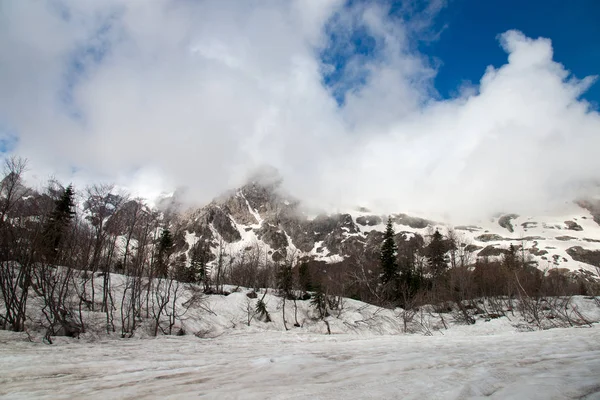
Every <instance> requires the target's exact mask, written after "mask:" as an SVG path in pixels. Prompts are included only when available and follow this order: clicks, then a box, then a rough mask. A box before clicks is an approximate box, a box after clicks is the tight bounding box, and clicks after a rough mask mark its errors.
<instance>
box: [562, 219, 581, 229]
mask: <svg viewBox="0 0 600 400" xmlns="http://www.w3.org/2000/svg"><path fill="white" fill-rule="evenodd" d="M565 225H566V226H567V229H568V230H570V231H582V230H583V228H582V227H581V225H579V224H578V223H577V222H575V221H565Z"/></svg>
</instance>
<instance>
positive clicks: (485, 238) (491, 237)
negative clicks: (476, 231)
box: [475, 233, 504, 242]
mask: <svg viewBox="0 0 600 400" xmlns="http://www.w3.org/2000/svg"><path fill="white" fill-rule="evenodd" d="M475 240H478V241H480V242H494V241H497V240H504V238H503V237H502V236H500V235H496V234H495V233H485V234H483V235H479V236H477V237H476V238H475Z"/></svg>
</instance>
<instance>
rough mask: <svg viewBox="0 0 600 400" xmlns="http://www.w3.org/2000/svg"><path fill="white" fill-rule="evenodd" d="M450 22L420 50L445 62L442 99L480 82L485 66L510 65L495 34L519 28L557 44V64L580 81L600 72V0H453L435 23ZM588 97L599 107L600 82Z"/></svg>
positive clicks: (439, 85)
mask: <svg viewBox="0 0 600 400" xmlns="http://www.w3.org/2000/svg"><path fill="white" fill-rule="evenodd" d="M436 24H437V25H438V26H440V25H443V24H447V28H446V29H445V30H444V31H443V33H442V34H441V36H440V40H439V41H437V42H433V43H430V44H428V45H422V46H421V51H423V52H426V53H427V54H429V55H431V56H435V57H438V58H440V59H441V60H442V62H443V64H442V66H441V67H440V69H439V72H438V76H437V78H436V81H435V84H436V88H437V89H438V91H439V92H440V93H441V94H442V95H443V96H448V95H449V94H450V93H452V91H454V90H455V89H456V87H457V85H460V83H461V81H462V80H471V81H473V82H478V80H479V79H480V78H481V75H482V74H483V71H484V70H485V66H486V65H489V64H491V65H494V66H495V67H498V66H500V65H502V64H504V63H505V62H506V56H507V55H506V53H505V52H504V51H503V50H502V49H501V48H500V46H499V45H498V42H497V40H496V35H498V34H499V33H501V32H505V31H507V30H509V29H517V30H520V31H521V32H523V33H524V34H525V35H526V36H528V37H531V38H537V37H546V38H550V39H551V40H552V46H553V48H554V60H555V61H558V62H560V63H562V64H564V65H565V66H566V67H567V69H569V70H570V71H571V72H572V73H573V74H574V75H575V76H576V77H578V78H583V77H585V76H588V75H598V74H600V1H597V0H573V1H566V0H479V1H478V0H450V1H449V3H448V6H447V7H446V8H445V9H444V10H442V11H441V13H440V15H439V16H438V18H437V19H436ZM583 97H584V98H585V99H587V100H588V101H590V102H594V103H595V105H596V107H595V108H598V104H600V83H599V82H596V84H595V85H594V86H592V87H591V88H590V89H589V91H588V92H587V93H585V94H584V95H583Z"/></svg>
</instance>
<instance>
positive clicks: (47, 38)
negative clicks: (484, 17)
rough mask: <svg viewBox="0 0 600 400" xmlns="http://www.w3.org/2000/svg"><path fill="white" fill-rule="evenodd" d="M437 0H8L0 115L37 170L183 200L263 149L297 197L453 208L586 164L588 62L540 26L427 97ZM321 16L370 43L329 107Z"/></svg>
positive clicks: (549, 190)
mask: <svg viewBox="0 0 600 400" xmlns="http://www.w3.org/2000/svg"><path fill="white" fill-rule="evenodd" d="M442 4H443V3H442V2H435V3H433V5H432V6H431V7H429V8H428V9H426V11H425V12H424V14H422V15H420V16H418V18H414V19H413V20H412V22H411V21H408V22H407V23H403V22H401V21H400V20H398V19H395V20H392V19H390V17H389V16H388V15H387V12H385V9H384V8H382V7H381V6H380V5H379V6H360V7H359V6H356V7H354V8H352V9H348V8H347V7H343V2H342V1H341V0H327V1H322V0H313V1H300V0H296V1H281V2H271V1H264V2H263V1H259V2H252V4H250V3H249V2H246V1H233V0H231V1H222V0H221V1H216V0H215V1H202V2H191V1H186V0H177V1H176V0H172V1H168V0H155V1H151V2H126V1H122V0H111V1H104V2H96V1H91V0H85V1H83V0H68V1H66V0H65V1H52V2H50V1H47V2H40V1H26V0H23V1H19V2H9V3H7V4H3V7H4V8H3V12H2V13H0V48H3V49H5V51H3V52H1V54H0V88H1V90H0V122H2V125H6V126H10V127H14V129H15V130H16V131H17V132H18V135H19V142H18V145H17V148H16V149H15V150H14V151H15V153H17V154H19V155H22V156H26V157H28V158H29V159H30V160H31V162H32V168H33V169H34V170H36V171H43V172H42V173H41V174H43V173H50V172H54V173H56V174H57V176H58V177H59V178H62V179H64V180H73V181H74V182H75V183H76V184H79V185H82V184H83V183H84V182H88V181H92V180H97V179H102V180H109V181H116V183H117V184H120V185H126V186H129V187H132V188H138V190H139V191H141V192H144V193H151V194H153V193H155V192H156V191H157V188H155V186H156V185H158V184H160V185H161V186H164V187H161V188H160V190H165V191H170V190H173V188H175V187H177V186H182V185H185V186H187V187H188V188H189V191H188V193H190V196H192V197H193V198H194V199H195V200H197V201H199V202H201V201H206V200H209V199H210V198H212V197H213V196H215V195H217V194H218V193H220V192H221V191H223V190H225V189H228V188H231V187H232V186H234V185H237V184H239V183H240V182H242V181H243V180H244V179H245V177H246V176H247V174H248V173H249V171H252V170H253V169H255V168H256V167H259V166H262V165H265V164H268V165H273V166H275V167H276V168H278V169H279V170H280V172H281V174H282V176H283V177H284V179H285V183H286V185H287V186H288V188H289V189H290V191H291V192H292V193H296V194H297V195H299V196H301V197H302V198H304V199H306V200H307V201H312V202H313V203H319V204H324V205H334V206H335V207H340V208H342V207H347V206H354V205H356V204H358V203H361V204H368V205H372V206H378V207H381V209H383V210H386V211H387V210H392V209H393V210H417V211H418V210H421V211H423V212H435V213H442V214H443V213H446V214H450V215H458V214H460V215H461V216H462V215H465V214H472V213H476V214H479V213H487V212H494V211H498V210H507V211H508V210H510V211H517V212H527V211H531V210H538V209H540V208H542V207H548V206H552V205H556V204H560V203H563V202H564V201H567V200H571V199H572V198H573V197H575V196H576V195H578V194H580V193H578V190H580V189H581V188H582V187H586V188H587V187H588V186H587V183H589V182H590V181H597V180H598V178H600V177H599V176H598V174H599V173H598V171H600V160H599V159H598V158H597V156H596V154H595V152H596V149H597V148H600V146H599V145H600V143H599V142H600V137H599V136H598V134H597V132H598V131H600V116H599V115H598V113H597V112H593V111H590V110H588V108H587V104H586V103H585V102H583V101H581V100H579V99H578V96H579V95H580V94H581V93H582V92H583V91H585V89H586V88H587V87H588V86H589V85H590V84H592V81H593V79H592V78H585V79H583V80H581V81H578V80H576V79H574V78H572V77H570V76H569V73H568V71H567V70H566V69H565V68H564V67H563V66H562V65H560V64H558V63H556V62H554V61H553V60H552V46H551V42H550V40H548V39H530V38H527V37H525V36H524V35H523V34H521V33H520V32H517V31H510V32H506V33H504V34H501V35H500V36H499V42H500V44H501V45H502V47H503V48H504V49H505V50H506V51H507V53H508V60H507V63H506V64H505V65H503V66H502V67H500V68H498V69H493V68H492V67H489V68H488V70H487V71H485V75H484V76H483V78H482V79H481V82H480V85H479V87H478V88H476V90H465V91H463V92H462V94H461V95H460V97H458V98H454V99H451V100H439V99H438V96H436V94H435V91H434V89H433V78H434V77H435V68H433V67H432V65H431V62H430V61H429V60H428V59H427V58H426V57H425V56H423V55H422V54H419V53H418V52H417V51H416V50H415V49H414V46H412V43H411V38H412V37H414V35H416V34H421V33H422V32H424V31H426V27H427V26H428V21H429V22H430V20H431V18H434V17H435V14H436V12H437V10H439V7H441V5H442ZM333 15H337V18H336V21H337V23H336V24H334V25H331V24H329V25H328V22H329V21H331V17H332V16H333ZM326 27H327V29H329V30H332V29H333V30H338V32H340V33H343V32H346V33H348V32H350V31H352V30H353V29H356V27H361V28H364V29H366V31H367V32H368V33H369V34H370V35H372V36H373V37H374V39H375V41H376V43H377V56H376V57H372V58H369V57H367V58H365V57H363V58H362V59H361V58H355V59H351V60H350V62H349V68H355V69H357V70H355V71H354V72H356V71H359V72H361V73H365V76H366V80H365V81H364V82H363V83H364V84H363V85H362V86H359V87H355V88H354V90H352V91H350V92H348V93H347V94H346V97H345V102H344V105H343V106H341V107H340V106H338V104H337V103H336V100H335V98H334V97H333V95H332V90H331V89H330V88H328V87H326V86H324V84H323V76H322V73H323V71H325V70H327V69H328V68H329V69H330V68H331V66H327V65H323V63H322V62H321V60H320V57H319V53H320V52H321V51H323V50H324V49H327V48H328V46H329V45H330V43H328V40H329V36H328V35H327V34H326ZM348 72H349V73H352V71H351V70H350V69H349V70H348ZM483 72H484V71H482V73H483ZM347 78H348V79H350V75H348V76H347ZM74 170H76V171H77V172H75V173H73V172H72V171H74Z"/></svg>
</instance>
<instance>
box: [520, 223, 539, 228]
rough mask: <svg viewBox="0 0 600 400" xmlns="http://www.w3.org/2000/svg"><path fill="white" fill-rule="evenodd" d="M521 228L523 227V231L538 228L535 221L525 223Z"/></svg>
mask: <svg viewBox="0 0 600 400" xmlns="http://www.w3.org/2000/svg"><path fill="white" fill-rule="evenodd" d="M521 226H522V227H523V229H525V230H527V229H529V228H535V227H536V226H538V223H537V222H534V221H530V222H523V223H522V224H521Z"/></svg>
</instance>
